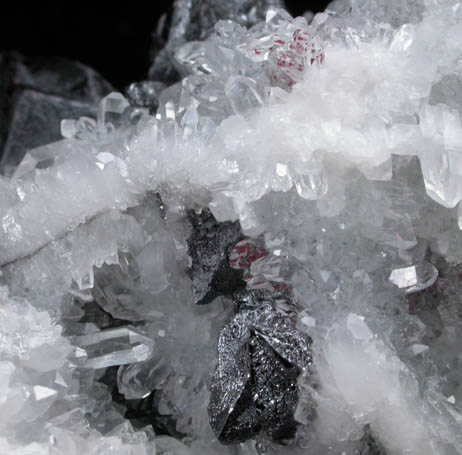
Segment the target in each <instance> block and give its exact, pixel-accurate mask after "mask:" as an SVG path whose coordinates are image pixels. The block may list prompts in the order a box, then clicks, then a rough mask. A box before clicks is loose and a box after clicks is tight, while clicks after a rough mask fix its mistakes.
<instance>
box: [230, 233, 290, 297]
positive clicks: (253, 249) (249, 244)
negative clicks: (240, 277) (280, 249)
mask: <svg viewBox="0 0 462 455" xmlns="http://www.w3.org/2000/svg"><path fill="white" fill-rule="evenodd" d="M268 254H269V253H268V251H266V250H265V249H264V248H263V247H260V246H258V245H257V244H256V243H255V242H253V241H252V240H251V239H244V240H241V241H240V242H237V243H236V245H234V247H233V248H232V250H231V252H230V254H229V266H230V267H232V268H233V269H244V270H245V275H244V280H245V281H247V282H250V281H251V282H252V285H251V286H252V287H259V286H262V285H264V284H265V283H268V280H266V279H265V278H263V277H262V276H256V277H255V276H252V275H251V274H250V267H251V265H252V263H254V262H255V261H256V260H258V259H261V258H264V257H266V256H268ZM269 283H270V284H271V285H272V286H273V288H274V290H275V292H287V293H290V292H291V291H292V287H291V286H290V285H289V284H286V283H279V282H272V281H271V282H269Z"/></svg>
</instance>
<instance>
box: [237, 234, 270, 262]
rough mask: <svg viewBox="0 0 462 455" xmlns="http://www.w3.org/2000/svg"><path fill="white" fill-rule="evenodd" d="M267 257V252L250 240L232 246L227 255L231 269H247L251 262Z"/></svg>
mask: <svg viewBox="0 0 462 455" xmlns="http://www.w3.org/2000/svg"><path fill="white" fill-rule="evenodd" d="M265 256H268V251H266V250H265V249H264V248H260V247H258V246H257V245H255V243H253V242H252V241H251V240H250V239H245V240H241V241H240V242H237V243H236V245H234V247H233V249H232V250H231V253H230V255H229V266H230V267H232V268H233V269H249V268H250V266H251V265H252V262H255V261H256V260H257V259H260V258H263V257H265Z"/></svg>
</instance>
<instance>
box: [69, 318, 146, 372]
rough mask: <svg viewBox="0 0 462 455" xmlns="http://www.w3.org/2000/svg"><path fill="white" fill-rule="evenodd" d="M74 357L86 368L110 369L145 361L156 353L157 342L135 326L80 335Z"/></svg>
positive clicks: (77, 338)
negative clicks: (155, 343)
mask: <svg viewBox="0 0 462 455" xmlns="http://www.w3.org/2000/svg"><path fill="white" fill-rule="evenodd" d="M74 343H75V345H76V346H77V348H76V351H75V354H74V360H75V362H76V363H77V364H78V365H82V366H84V367H85V368H93V369H98V368H107V367H109V366H114V365H125V364H130V363H135V362H142V361H143V360H146V359H148V358H149V357H150V356H151V355H152V352H153V349H154V342H153V340H151V339H149V338H147V337H146V336H144V335H143V334H142V333H140V332H139V331H137V330H136V329H134V328H132V327H120V328H117V329H109V330H103V331H100V332H97V333H92V334H89V335H83V336H80V337H76V338H75V340H74Z"/></svg>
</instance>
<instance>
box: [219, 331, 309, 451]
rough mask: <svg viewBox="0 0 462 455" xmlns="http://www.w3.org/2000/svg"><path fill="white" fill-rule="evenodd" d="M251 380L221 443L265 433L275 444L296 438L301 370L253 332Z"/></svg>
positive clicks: (242, 440) (226, 426)
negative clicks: (298, 380)
mask: <svg viewBox="0 0 462 455" xmlns="http://www.w3.org/2000/svg"><path fill="white" fill-rule="evenodd" d="M246 349H248V355H249V360H250V377H249V379H248V381H247V383H246V385H245V388H244V390H243V392H242V395H241V396H240V398H239V400H238V401H237V403H236V405H235V407H234V409H233V411H232V412H231V414H230V415H229V418H228V420H227V422H226V424H225V427H224V428H223V431H222V432H221V434H220V436H219V440H220V442H222V443H224V444H234V443H237V442H244V441H246V440H247V439H250V438H251V437H253V436H255V435H257V434H258V433H259V432H260V431H261V430H262V429H265V432H266V433H267V434H268V436H270V437H271V438H272V439H273V440H274V441H277V442H283V441H284V440H288V439H291V438H293V437H294V435H295V431H296V423H295V420H294V418H293V415H294V412H295V407H296V405H297V401H298V390H297V376H298V375H299V373H300V369H299V368H298V367H296V366H293V365H291V364H290V363H289V362H287V361H285V360H284V359H283V358H282V357H281V356H279V355H278V354H277V353H276V352H275V351H274V350H273V349H272V348H271V347H270V346H269V345H268V343H266V342H265V341H264V340H263V339H262V337H260V336H259V335H258V334H257V333H256V332H253V331H252V332H251V335H250V339H249V342H248V345H247V347H246Z"/></svg>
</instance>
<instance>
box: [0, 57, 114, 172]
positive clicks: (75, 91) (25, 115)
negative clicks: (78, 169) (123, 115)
mask: <svg viewBox="0 0 462 455" xmlns="http://www.w3.org/2000/svg"><path fill="white" fill-rule="evenodd" d="M112 90H113V88H112V86H111V84H109V82H107V81H105V80H104V79H103V78H102V77H101V76H99V75H98V73H96V72H95V71H93V70H92V69H91V68H89V67H88V66H86V65H83V64H81V63H79V62H72V61H70V60H66V59H62V58H51V57H48V58H39V57H25V56H22V55H20V54H18V53H16V52H3V53H0V157H1V158H0V167H2V168H4V167H5V166H16V165H17V164H18V163H19V162H20V161H21V159H22V157H23V156H24V154H25V153H26V152H27V150H29V149H32V148H35V147H38V146H40V145H44V144H47V143H49V142H53V141H56V140H59V139H61V134H60V122H61V120H62V119H63V118H78V117H81V116H83V115H87V116H95V115H96V104H97V102H98V101H99V100H100V99H101V98H102V97H103V96H105V95H106V94H108V93H109V92H111V91H112Z"/></svg>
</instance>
